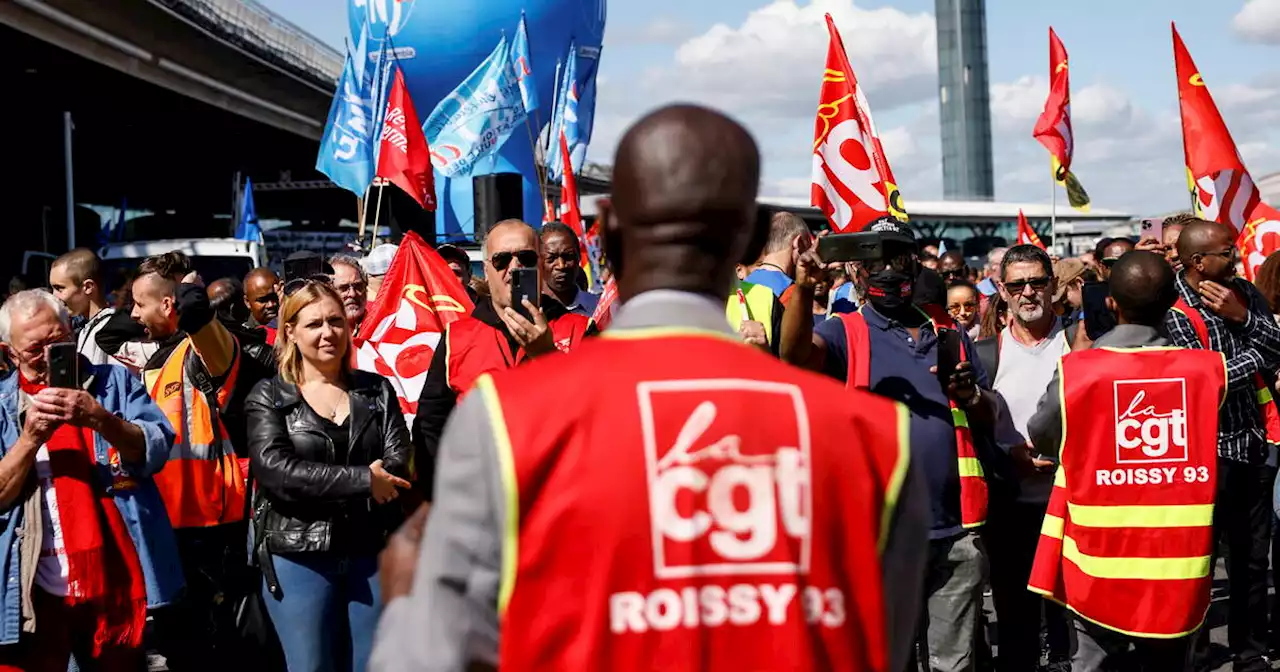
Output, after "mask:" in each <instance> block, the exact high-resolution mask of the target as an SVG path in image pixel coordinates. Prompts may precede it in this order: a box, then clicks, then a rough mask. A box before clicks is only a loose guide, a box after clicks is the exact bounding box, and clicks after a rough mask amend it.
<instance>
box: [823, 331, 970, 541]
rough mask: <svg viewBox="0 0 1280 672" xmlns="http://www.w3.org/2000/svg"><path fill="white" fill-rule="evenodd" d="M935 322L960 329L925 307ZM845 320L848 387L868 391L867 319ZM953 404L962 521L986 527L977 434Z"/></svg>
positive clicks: (962, 357) (963, 354)
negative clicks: (975, 441)
mask: <svg viewBox="0 0 1280 672" xmlns="http://www.w3.org/2000/svg"><path fill="white" fill-rule="evenodd" d="M921 310H923V311H924V312H925V313H926V314H927V315H928V317H929V320H930V321H931V322H932V323H933V328H934V332H935V333H936V332H937V330H938V329H940V328H945V329H957V327H956V324H955V321H953V320H952V319H951V316H950V315H948V314H947V313H946V312H945V311H942V310H941V309H935V306H925V307H922V308H921ZM837 317H839V318H840V320H841V321H842V322H844V335H845V340H846V341H847V342H848V347H849V370H848V374H847V375H846V376H845V386H846V387H848V388H849V389H860V390H866V389H870V387H871V341H869V340H868V336H867V322H866V320H865V319H863V317H862V313H861V312H857V313H842V314H840V315H837ZM967 359H968V354H967V353H966V352H965V351H964V348H961V349H960V361H962V362H963V361H966V360H967ZM950 404H951V420H952V422H953V423H954V424H955V427H956V459H957V460H959V470H960V522H961V524H962V525H963V526H964V527H965V528H966V529H972V528H976V527H980V526H982V525H983V524H984V523H986V522H987V479H986V475H985V474H984V472H983V470H982V463H981V462H980V461H979V460H978V451H977V448H976V447H975V446H974V443H973V435H972V433H971V432H970V431H969V416H968V415H966V414H965V412H964V409H962V408H960V407H958V406H956V404H955V402H954V401H951V402H950Z"/></svg>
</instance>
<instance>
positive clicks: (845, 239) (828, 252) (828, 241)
mask: <svg viewBox="0 0 1280 672" xmlns="http://www.w3.org/2000/svg"><path fill="white" fill-rule="evenodd" d="M818 258H819V259H821V260H822V261H823V263H829V262H832V261H874V260H876V259H883V258H884V241H883V240H882V239H881V237H880V234H879V233H878V232H875V231H861V232H858V233H838V234H835V235H830V236H823V237H821V238H819V239H818Z"/></svg>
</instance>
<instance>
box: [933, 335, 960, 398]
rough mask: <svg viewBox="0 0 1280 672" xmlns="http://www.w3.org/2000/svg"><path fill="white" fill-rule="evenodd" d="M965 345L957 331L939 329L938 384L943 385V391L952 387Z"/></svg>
mask: <svg viewBox="0 0 1280 672" xmlns="http://www.w3.org/2000/svg"><path fill="white" fill-rule="evenodd" d="M962 347H963V343H962V342H961V340H960V332H958V331H956V330H955V329H939V330H938V371H937V373H938V382H939V383H942V389H944V390H945V389H947V387H948V386H949V385H951V377H952V376H954V375H955V373H956V367H957V366H959V365H960V348H962Z"/></svg>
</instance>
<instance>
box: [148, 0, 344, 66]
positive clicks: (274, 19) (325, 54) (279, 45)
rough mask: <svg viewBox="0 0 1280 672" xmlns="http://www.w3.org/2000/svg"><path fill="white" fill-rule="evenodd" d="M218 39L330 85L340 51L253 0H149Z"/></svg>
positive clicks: (340, 60) (340, 57)
mask: <svg viewBox="0 0 1280 672" xmlns="http://www.w3.org/2000/svg"><path fill="white" fill-rule="evenodd" d="M152 2H156V3H158V4H161V5H164V6H165V7H168V8H169V9H171V10H172V11H174V12H177V13H178V14H180V15H181V16H183V17H184V18H186V19H188V20H190V21H192V22H194V23H196V24H197V25H199V26H200V27H202V28H204V29H205V30H208V31H210V32H212V33H213V34H215V35H216V36H218V37H219V38H221V39H224V40H227V41H228V42H230V43H232V44H234V45H235V46H237V47H239V48H241V49H244V50H245V51H248V52H250V53H252V54H254V55H256V56H259V57H261V58H263V59H265V60H267V61H269V62H271V63H274V64H276V65H279V66H281V67H284V68H286V69H288V70H290V71H292V72H294V73H295V74H298V75H302V76H304V77H307V78H308V79H311V80H314V82H315V83H316V84H319V85H322V86H325V87H331V86H333V85H334V83H335V82H337V80H338V77H339V76H340V75H341V74H342V67H343V62H344V61H343V55H342V53H341V52H338V51H337V50H335V49H333V48H332V47H330V46H329V45H327V44H324V43H323V42H321V41H319V40H317V39H316V38H315V37H313V36H311V35H310V34H309V33H307V32H306V31H304V30H302V29H301V28H298V27H297V26H295V25H293V24H292V23H289V22H288V21H286V20H285V19H283V18H281V17H280V16H278V15H276V14H275V13H274V12H272V11H270V10H268V9H267V8H265V7H263V6H261V5H259V4H258V3H256V2H253V0H152Z"/></svg>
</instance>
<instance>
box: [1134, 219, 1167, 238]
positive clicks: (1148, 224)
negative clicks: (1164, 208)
mask: <svg viewBox="0 0 1280 672" xmlns="http://www.w3.org/2000/svg"><path fill="white" fill-rule="evenodd" d="M1138 228H1139V234H1138V240H1142V239H1144V238H1151V239H1154V240H1155V241H1156V242H1159V243H1162V242H1164V217H1150V218H1147V219H1144V220H1142V224H1141V225H1140V226H1139V227H1138Z"/></svg>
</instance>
